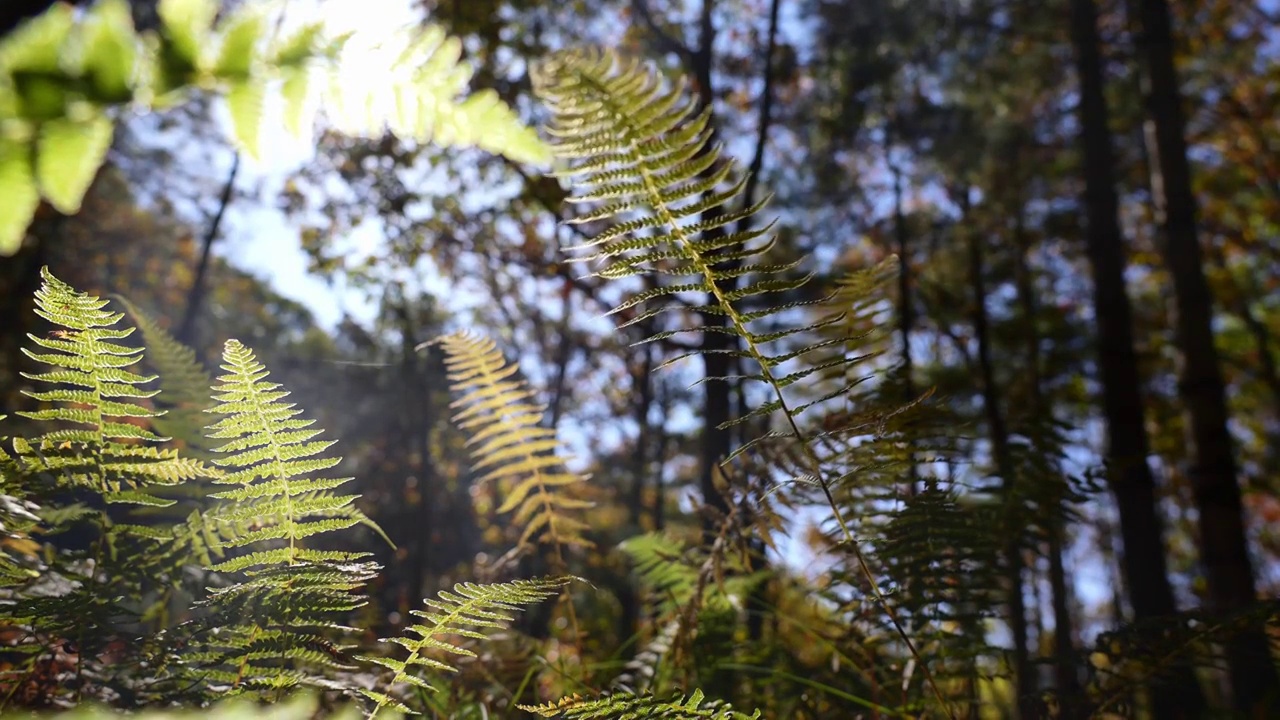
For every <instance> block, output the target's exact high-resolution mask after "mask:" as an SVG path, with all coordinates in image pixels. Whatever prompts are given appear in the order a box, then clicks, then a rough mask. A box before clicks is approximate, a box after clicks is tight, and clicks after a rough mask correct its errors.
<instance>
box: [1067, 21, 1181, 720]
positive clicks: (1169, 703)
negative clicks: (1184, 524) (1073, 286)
mask: <svg viewBox="0 0 1280 720" xmlns="http://www.w3.org/2000/svg"><path fill="white" fill-rule="evenodd" d="M1071 36H1072V44H1073V45H1074V47H1075V60H1076V72H1077V74H1078V77H1079V83H1080V101H1079V104H1078V107H1079V115H1080V126H1081V132H1080V142H1081V152H1082V156H1083V157H1082V160H1083V165H1084V175H1085V178H1084V179H1085V190H1084V206H1085V211H1086V215H1087V218H1088V232H1087V240H1086V248H1087V255H1088V258H1089V263H1090V265H1091V268H1092V272H1093V304H1094V315H1095V321H1096V323H1097V333H1098V338H1097V343H1098V371H1099V375H1100V379H1101V381H1102V405H1103V413H1104V415H1105V417H1106V421H1107V461H1108V465H1109V467H1108V481H1109V483H1110V486H1111V490H1112V492H1113V493H1114V495H1115V498H1116V504H1117V506H1118V508H1119V512H1120V536H1121V541H1122V542H1123V550H1122V554H1121V558H1122V560H1121V564H1122V569H1123V573H1124V576H1125V582H1126V584H1127V585H1128V587H1129V592H1130V600H1131V602H1132V605H1133V611H1134V616H1135V619H1137V620H1147V619H1151V618H1158V617H1162V616H1168V615H1171V614H1173V613H1174V612H1176V607H1175V605H1174V600H1173V590H1172V588H1171V587H1170V585H1169V578H1168V569H1167V564H1166V560H1165V554H1164V521H1163V519H1161V517H1160V516H1159V514H1158V513H1157V512H1156V488H1155V479H1154V477H1153V476H1152V473H1151V468H1150V467H1149V466H1148V465H1147V455H1148V454H1149V447H1150V446H1149V443H1148V439H1147V432H1146V427H1145V426H1144V424H1143V423H1144V417H1143V405H1142V402H1143V398H1142V391H1141V387H1142V383H1141V377H1140V376H1139V373H1138V363H1137V357H1136V355H1135V353H1134V348H1133V316H1132V310H1131V308H1130V306H1129V296H1128V294H1127V291H1126V288H1125V279H1124V274H1125V263H1126V260H1125V256H1124V248H1123V245H1122V243H1123V237H1122V235H1121V233H1120V222H1119V199H1118V196H1117V194H1116V188H1115V169H1114V158H1113V154H1112V148H1111V136H1110V130H1109V129H1108V127H1107V123H1108V111H1107V102H1106V97H1105V95H1104V89H1103V71H1102V58H1101V53H1100V51H1099V48H1098V28H1097V8H1096V7H1095V5H1094V2H1093V0H1072V2H1071ZM1150 690H1151V704H1152V713H1153V716H1154V717H1155V718H1158V719H1163V718H1175V717H1197V716H1199V715H1200V714H1201V709H1202V708H1203V707H1204V698H1203V696H1202V695H1201V692H1200V687H1199V685H1198V684H1197V682H1196V679H1195V676H1194V674H1193V673H1192V672H1191V671H1190V669H1188V668H1186V667H1185V666H1179V667H1177V668H1175V669H1174V670H1173V672H1171V673H1170V674H1167V675H1165V676H1164V677H1162V678H1157V679H1153V681H1152V683H1151V685H1150Z"/></svg>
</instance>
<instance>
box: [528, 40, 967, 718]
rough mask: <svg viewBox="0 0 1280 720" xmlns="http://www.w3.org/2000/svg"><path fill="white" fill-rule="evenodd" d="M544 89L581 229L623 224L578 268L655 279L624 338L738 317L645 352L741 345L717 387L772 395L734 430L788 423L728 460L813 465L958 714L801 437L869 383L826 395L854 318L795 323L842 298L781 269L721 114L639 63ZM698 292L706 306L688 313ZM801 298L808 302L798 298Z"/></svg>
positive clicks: (581, 56)
mask: <svg viewBox="0 0 1280 720" xmlns="http://www.w3.org/2000/svg"><path fill="white" fill-rule="evenodd" d="M534 82H535V89H536V90H537V92H538V94H539V95H540V96H541V97H542V98H543V99H544V100H545V101H546V102H547V104H548V105H549V106H550V108H551V110H552V113H553V117H552V121H551V123H550V126H549V128H548V132H549V133H550V134H551V135H552V136H553V137H554V138H556V140H557V142H556V145H555V150H556V152H557V154H558V155H559V156H560V157H562V158H563V159H564V160H565V161H566V163H567V167H566V168H565V169H563V170H562V171H560V173H559V174H560V175H561V176H563V177H566V178H569V179H570V180H572V182H573V184H574V186H575V187H576V188H579V189H580V191H579V192H578V193H577V194H576V195H574V196H571V197H570V198H569V201H570V202H574V203H577V204H590V205H593V207H591V208H590V209H588V210H586V211H585V212H583V213H582V214H581V215H579V216H578V217H577V218H576V219H575V221H576V222H579V223H588V222H597V221H603V220H612V221H613V223H612V224H611V225H610V226H608V227H607V228H606V229H605V230H603V231H602V232H599V233H597V234H595V235H594V236H593V237H591V238H590V239H589V240H586V241H584V242H582V243H580V244H579V245H576V246H573V247H570V248H568V250H569V251H570V252H575V253H577V254H576V255H575V257H574V260H576V261H579V262H587V261H590V262H594V263H596V265H597V268H598V269H597V270H596V271H595V274H596V275H597V276H600V277H602V278H605V279H620V278H643V279H645V280H646V281H647V282H648V283H649V287H647V289H644V290H640V291H638V292H634V293H632V294H630V295H629V296H628V297H626V298H625V299H624V300H623V301H622V302H621V303H619V304H618V305H617V306H616V307H615V308H614V309H613V310H612V311H611V314H618V313H623V312H627V313H629V314H630V317H628V318H627V319H625V320H624V321H623V322H622V323H621V325H622V326H624V327H625V326H628V325H632V324H636V323H641V322H644V321H647V320H650V319H655V318H657V317H659V316H661V315H662V314H664V313H668V312H673V311H674V312H677V313H680V312H685V311H686V310H687V309H690V308H691V309H692V310H693V311H695V312H696V313H697V314H699V315H701V316H708V315H715V316H720V317H723V318H724V319H725V323H724V324H722V325H721V324H713V325H704V326H695V327H688V328H681V329H678V330H660V331H658V332H655V333H653V334H651V335H650V336H649V337H648V338H645V339H644V340H642V342H648V341H653V340H657V339H661V338H664V337H669V336H671V335H674V334H676V333H679V332H694V333H722V334H728V335H729V336H731V338H733V342H732V343H730V345H729V346H728V347H716V348H712V349H711V350H709V352H722V353H728V354H730V355H732V356H734V357H737V358H741V359H743V360H745V361H747V362H748V363H750V364H751V366H752V367H751V369H749V370H746V371H744V374H743V375H741V376H735V377H732V378H727V377H708V378H706V381H709V382H735V381H737V382H742V383H744V384H748V385H750V384H754V385H756V386H763V388H764V389H765V391H766V392H767V394H768V396H769V398H768V399H767V400H765V401H764V402H762V403H759V404H758V405H756V406H755V407H754V408H752V409H750V410H749V411H748V412H746V413H744V414H743V415H742V416H741V417H737V418H730V419H729V420H728V421H727V422H725V423H724V424H723V425H722V427H727V426H729V425H733V424H737V423H742V422H747V421H750V420H753V419H755V420H759V421H760V422H762V423H767V422H769V421H771V420H772V419H775V418H777V419H780V420H781V423H782V425H783V427H782V428H781V429H777V430H772V431H770V432H768V433H766V434H765V435H763V436H761V437H757V438H753V439H751V440H749V441H748V442H746V443H744V444H742V445H741V446H740V447H739V448H737V449H736V450H735V451H734V452H733V454H732V455H731V456H730V458H729V459H732V458H733V457H735V456H737V455H739V454H741V453H743V452H745V451H747V450H749V449H751V448H752V447H753V446H755V445H757V444H759V443H760V442H761V441H762V440H763V441H769V442H775V443H776V442H778V441H786V442H789V443H792V444H793V446H794V447H795V451H796V456H797V457H798V459H799V460H800V461H801V463H800V467H799V468H798V470H799V472H798V473H797V474H796V476H795V478H794V479H795V480H798V481H802V482H806V483H811V484H812V485H814V486H816V487H817V488H818V489H819V490H820V491H821V494H822V496H823V499H824V500H825V502H826V504H827V505H828V506H829V507H830V509H831V511H832V513H833V519H834V520H835V522H836V525H837V526H838V527H839V532H840V537H841V545H842V547H843V548H844V549H845V550H846V551H848V552H850V553H851V554H852V555H853V556H854V558H855V560H856V564H857V567H858V568H859V569H860V572H861V575H862V576H863V578H864V580H865V584H866V587H867V588H868V589H869V590H870V591H871V592H872V594H873V596H874V597H875V598H876V600H877V602H878V604H880V605H881V607H882V608H883V609H884V610H885V612H886V614H888V616H889V617H890V619H891V620H892V622H893V624H894V626H895V628H896V631H897V634H898V636H899V637H900V639H901V640H902V642H903V643H905V645H906V646H907V647H908V649H909V650H910V651H911V654H912V657H913V658H914V659H915V660H916V661H917V662H918V663H920V666H921V671H922V673H923V674H924V676H925V678H926V680H927V682H928V684H929V686H930V687H931V688H932V690H933V692H934V695H935V696H936V697H937V698H938V699H939V701H941V702H942V703H943V704H944V705H945V700H944V699H943V698H942V694H941V691H940V690H939V689H938V685H937V683H936V682H934V680H933V677H932V674H931V672H930V670H929V667H928V666H927V665H926V664H924V663H923V662H922V658H921V657H920V654H919V653H918V651H917V650H916V648H915V645H914V644H913V642H912V640H911V638H910V636H909V635H908V633H907V631H906V629H905V627H903V626H902V624H901V623H900V622H899V621H898V619H897V618H896V615H895V614H894V612H893V610H892V608H891V607H890V606H889V604H888V602H887V600H886V598H885V597H884V596H883V595H882V594H881V593H880V590H879V586H878V582H877V579H876V577H875V573H874V571H873V570H872V568H871V565H870V564H869V561H868V560H867V558H866V556H865V555H864V553H863V551H862V549H861V547H860V545H859V543H858V541H857V540H856V539H855V536H854V533H853V530H852V528H851V527H850V526H849V524H848V522H847V521H846V520H845V515H844V513H843V512H842V506H841V503H840V502H839V501H838V500H837V498H836V493H837V492H838V489H839V488H838V487H837V482H836V478H834V477H832V476H830V475H829V474H828V473H827V472H826V470H827V468H824V463H823V459H822V458H821V457H820V455H819V452H818V451H817V449H816V444H815V442H814V439H813V437H812V436H811V434H810V433H808V432H806V431H805V430H804V429H802V425H801V417H802V416H803V415H804V414H805V412H806V411H808V410H811V409H813V408H817V407H825V406H828V405H829V404H830V403H831V402H833V401H838V400H839V399H840V398H842V397H844V396H845V395H846V394H847V393H849V392H850V391H851V390H852V389H853V388H854V387H856V385H857V384H858V382H859V381H858V380H857V379H856V378H854V379H847V378H846V379H845V380H844V381H840V382H836V383H835V384H834V386H826V387H822V389H821V391H820V392H815V391H814V390H815V387H817V386H822V385H823V384H824V383H822V382H821V381H822V380H824V379H826V378H831V377H832V376H833V374H835V375H836V376H837V377H842V378H843V377H844V373H843V372H840V373H836V371H841V370H843V369H844V368H846V367H847V366H849V365H850V364H853V363H858V362H861V361H863V360H864V358H862V357H861V356H858V355H850V354H848V353H846V352H845V350H846V348H847V346H848V345H849V343H850V342H852V341H853V340H854V338H851V337H842V336H840V335H836V336H831V334H829V333H824V332H822V331H829V330H830V329H831V328H833V327H835V326H837V325H838V324H839V323H840V322H841V320H842V319H843V318H844V317H845V310H844V309H843V308H836V309H835V310H833V311H830V312H827V313H825V314H823V315H821V316H820V317H818V318H816V319H814V320H812V321H808V322H803V323H797V322H794V321H793V320H792V319H791V318H792V316H794V315H795V313H794V312H791V311H794V310H796V309H798V308H802V307H806V306H815V305H816V306H820V307H821V306H823V305H825V304H826V303H827V302H829V300H825V299H817V300H810V299H807V298H804V296H803V294H802V291H803V290H804V288H805V286H806V285H807V284H808V282H809V280H810V277H809V276H800V277H797V276H795V275H794V274H792V271H793V270H794V269H796V268H797V267H798V266H799V263H800V261H799V260H793V261H788V262H781V263H776V262H770V261H769V259H768V253H769V252H770V251H771V250H772V249H773V247H774V244H775V236H773V235H772V234H771V228H772V224H766V225H762V226H759V227H752V226H751V225H750V223H751V221H752V220H753V219H754V218H755V216H756V215H757V214H758V213H759V212H760V210H762V209H763V207H764V206H765V204H766V201H760V202H749V203H738V200H739V199H740V198H741V197H742V195H743V193H744V191H745V189H746V186H747V177H746V176H745V175H744V174H742V173H738V172H736V168H735V164H734V163H733V162H732V161H731V160H725V159H723V158H722V157H721V153H720V148H719V147H718V146H716V145H714V144H712V142H711V139H712V135H713V133H712V126H711V124H710V113H711V108H710V107H707V108H705V109H703V110H700V111H699V110H698V109H697V106H696V104H695V103H694V102H692V101H691V100H690V99H688V98H687V97H685V96H684V94H683V92H682V90H683V81H682V80H681V81H678V82H677V83H676V85H675V87H673V88H668V87H665V86H664V84H663V82H662V81H661V80H660V78H659V76H658V75H657V74H656V73H654V72H653V71H652V70H651V69H650V68H649V67H647V66H645V65H643V64H641V63H639V62H635V61H631V62H625V61H621V60H620V59H618V58H617V57H616V56H615V55H613V54H611V53H607V52H595V51H592V52H580V51H569V52H561V53H558V54H556V55H553V56H552V57H550V58H548V59H547V60H546V61H544V62H542V63H541V64H539V65H538V66H537V67H536V68H535V71H534ZM689 295H695V296H696V299H694V298H689V299H687V301H686V302H675V299H677V298H680V297H681V296H689ZM796 295H800V297H801V299H791V298H792V297H794V296H796ZM695 354H698V353H697V352H696V351H695V352H690V353H688V354H686V355H682V356H680V357H677V358H676V359H675V360H680V359H683V358H684V357H688V356H690V355H695ZM675 360H672V361H669V362H668V363H666V364H668V365H669V364H670V363H671V362H674V361H675ZM748 389H749V388H748Z"/></svg>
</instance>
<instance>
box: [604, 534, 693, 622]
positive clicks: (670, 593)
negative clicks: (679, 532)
mask: <svg viewBox="0 0 1280 720" xmlns="http://www.w3.org/2000/svg"><path fill="white" fill-rule="evenodd" d="M621 548H622V551H623V552H625V553H626V554H627V555H629V556H630V557H631V561H632V562H633V563H634V564H635V571H636V574H637V575H639V576H640V580H641V582H642V583H644V584H645V585H646V586H648V587H649V588H651V589H652V590H653V592H655V593H657V594H658V595H659V596H660V597H662V598H663V599H664V604H665V605H666V606H667V608H666V612H671V611H673V610H675V609H677V608H679V607H681V606H683V605H684V604H685V603H686V602H688V601H689V598H690V596H691V595H692V594H693V593H694V591H696V590H697V588H698V567H697V565H698V563H697V562H696V561H695V562H690V561H689V559H688V558H687V557H686V555H687V549H686V548H685V547H684V545H682V544H681V543H679V542H677V541H675V540H673V539H672V538H670V537H668V536H666V535H664V534H662V533H658V532H653V533H646V534H644V535H637V536H636V537H633V538H628V539H627V540H626V541H624V542H623V543H622V545H621Z"/></svg>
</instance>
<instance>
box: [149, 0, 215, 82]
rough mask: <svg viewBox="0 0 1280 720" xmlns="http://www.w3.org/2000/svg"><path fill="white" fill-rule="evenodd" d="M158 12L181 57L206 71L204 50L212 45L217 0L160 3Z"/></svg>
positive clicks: (183, 0) (165, 30) (179, 0)
mask: <svg viewBox="0 0 1280 720" xmlns="http://www.w3.org/2000/svg"><path fill="white" fill-rule="evenodd" d="M156 12H157V13H158V14H159V15H160V23H161V25H162V26H163V28H164V34H165V36H166V37H167V38H168V40H169V44H170V45H171V46H172V47H173V50H174V51H175V53H176V55H177V57H178V58H179V59H181V60H182V61H184V62H185V64H187V65H188V66H190V67H191V68H194V69H196V70H202V69H204V53H203V51H202V48H204V47H208V45H209V40H210V34H211V33H210V29H211V28H212V26H213V18H214V16H215V15H217V13H218V3H217V2H216V0H160V3H159V4H158V5H157V6H156Z"/></svg>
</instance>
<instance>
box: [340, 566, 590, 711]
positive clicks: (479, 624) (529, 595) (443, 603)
mask: <svg viewBox="0 0 1280 720" xmlns="http://www.w3.org/2000/svg"><path fill="white" fill-rule="evenodd" d="M573 579H574V578H569V577H559V578H538V579H534V580H515V581H513V582H507V583H494V584H488V585H476V584H473V583H461V584H458V585H455V586H454V587H453V592H449V591H447V590H444V591H441V592H440V593H439V599H437V600H430V599H428V600H427V601H426V604H427V608H428V609H427V610H413V611H412V614H413V615H416V616H417V617H420V618H422V619H423V620H424V621H425V622H422V623H418V624H416V625H411V626H409V627H408V628H407V629H406V633H411V634H412V635H416V636H417V637H412V636H404V637H396V638H390V639H384V640H382V642H390V643H395V644H397V645H400V646H401V647H403V648H404V649H405V650H408V651H409V655H408V657H406V658H405V659H404V660H398V659H396V658H393V657H365V658H361V659H363V660H365V661H366V662H371V663H375V664H377V665H381V666H382V667H384V668H387V669H388V670H390V671H391V672H392V673H394V675H393V676H392V678H391V680H390V682H389V683H388V685H389V687H395V686H396V685H399V684H401V683H409V684H411V685H414V686H416V687H419V688H422V689H424V690H434V689H435V688H433V687H432V686H431V685H430V684H429V683H427V682H426V681H425V680H422V679H421V678H419V677H417V676H416V675H414V674H413V672H414V670H415V669H416V668H425V669H428V670H439V671H444V672H455V671H456V670H455V668H454V667H453V666H452V665H449V664H448V663H446V662H444V661H441V660H437V659H435V658H433V657H430V656H429V655H428V653H431V652H440V653H447V654H453V655H464V656H468V657H474V656H475V653H474V652H473V651H471V650H469V649H467V648H465V647H463V646H461V645H458V644H457V643H456V642H455V641H452V640H450V639H448V638H449V637H450V636H458V637H465V638H473V639H478V640H482V639H484V638H485V637H486V636H485V632H486V631H489V630H494V629H500V628H504V627H506V626H507V623H509V622H511V621H512V620H513V619H514V618H513V616H512V614H511V613H513V612H515V611H517V610H519V609H520V608H521V607H522V606H525V605H533V604H535V603H539V602H542V601H543V600H546V599H548V598H552V597H555V596H556V595H557V594H558V593H559V592H560V591H561V590H562V589H563V588H564V587H565V586H566V585H568V583H569V582H570V581H571V580H573ZM361 692H362V693H363V694H364V695H365V696H366V697H368V698H369V699H371V700H373V701H374V702H375V703H376V707H375V710H374V714H376V713H377V712H378V711H379V710H381V709H382V708H383V707H388V706H389V707H392V708H395V709H397V710H401V711H405V712H407V711H408V708H407V707H405V706H404V705H403V704H402V703H401V702H400V701H399V700H396V699H395V698H393V697H391V696H390V695H389V694H387V693H383V692H379V691H376V690H361Z"/></svg>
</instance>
